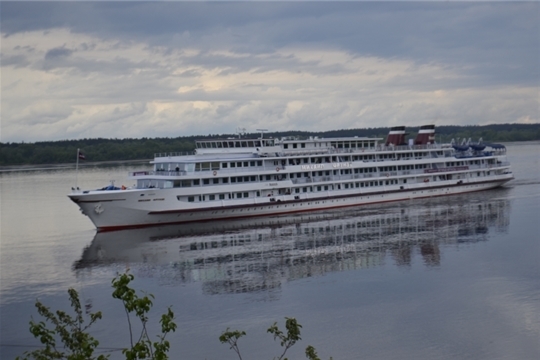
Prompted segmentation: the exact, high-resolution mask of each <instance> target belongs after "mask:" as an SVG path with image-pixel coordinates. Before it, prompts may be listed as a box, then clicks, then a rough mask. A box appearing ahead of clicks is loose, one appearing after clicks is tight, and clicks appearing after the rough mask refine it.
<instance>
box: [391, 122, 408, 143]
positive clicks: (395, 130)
mask: <svg viewBox="0 0 540 360" xmlns="http://www.w3.org/2000/svg"><path fill="white" fill-rule="evenodd" d="M390 144H392V145H406V143H405V126H394V127H392V128H390V132H389V133H388V137H387V138H386V145H387V146H388V145H390Z"/></svg>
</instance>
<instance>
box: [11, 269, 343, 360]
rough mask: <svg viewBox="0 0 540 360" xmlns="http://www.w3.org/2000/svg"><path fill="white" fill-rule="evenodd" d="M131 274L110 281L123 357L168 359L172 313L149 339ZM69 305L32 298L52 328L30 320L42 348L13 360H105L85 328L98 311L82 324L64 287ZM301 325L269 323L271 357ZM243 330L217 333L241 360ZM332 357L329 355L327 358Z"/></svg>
mask: <svg viewBox="0 0 540 360" xmlns="http://www.w3.org/2000/svg"><path fill="white" fill-rule="evenodd" d="M133 279H134V276H133V275H132V274H129V273H124V274H118V275H117V276H116V277H115V278H114V279H113V280H112V287H113V288H114V291H113V294H112V296H113V298H115V299H118V300H120V301H122V304H123V306H124V310H125V312H126V316H127V322H128V329H129V335H130V347H129V348H125V349H123V350H122V353H123V354H124V356H125V358H126V360H136V359H148V360H166V359H168V352H169V349H170V343H169V341H167V340H166V339H165V338H166V336H167V334H168V333H170V332H171V331H172V332H174V331H175V330H176V327H177V326H176V323H175V322H174V313H173V312H172V310H171V308H170V307H169V308H168V309H167V312H166V313H165V314H163V315H161V319H160V321H159V322H160V324H161V334H159V335H158V336H157V338H158V340H157V341H154V342H152V341H151V340H150V336H149V334H148V330H147V327H146V325H147V323H148V320H149V318H148V313H149V312H150V310H151V309H152V305H153V304H152V299H154V296H153V295H152V294H145V295H144V296H142V297H141V296H139V295H137V293H136V291H135V290H134V289H133V288H131V287H130V286H129V284H130V283H131V281H133ZM68 294H69V299H70V302H71V307H72V308H73V310H74V312H75V315H74V316H70V315H68V314H67V313H66V312H64V311H61V310H57V311H56V312H52V311H51V310H50V309H49V308H48V307H46V306H44V305H43V304H42V303H41V302H40V301H39V300H36V308H37V310H38V313H39V314H40V315H41V316H43V317H44V318H45V320H46V322H48V323H51V324H52V325H53V328H52V329H50V328H47V324H46V322H43V321H41V322H35V321H34V320H31V321H30V332H31V333H32V335H34V337H35V338H36V339H39V340H40V342H41V343H42V344H43V345H44V346H45V347H44V348H42V349H39V350H34V351H27V352H25V353H24V355H23V357H17V358H16V360H28V359H36V360H55V359H65V360H106V359H108V358H109V355H99V356H97V357H95V356H94V351H95V350H96V349H97V346H98V345H99V341H97V340H96V339H94V338H93V337H92V336H91V335H90V334H89V333H88V331H89V328H90V326H91V325H92V324H94V323H95V322H96V321H97V320H98V319H101V312H96V313H89V314H88V317H89V318H90V320H89V322H88V324H87V325H84V323H85V319H84V316H83V311H82V307H81V302H80V300H79V294H78V293H77V291H76V290H74V289H69V290H68ZM131 314H134V316H135V317H136V318H137V319H139V321H140V323H141V325H142V329H141V332H140V334H138V336H137V340H136V341H135V340H134V334H133V327H132V324H131V317H130V316H131ZM301 328H302V325H300V324H299V323H298V321H297V320H296V319H295V318H287V317H286V318H285V329H286V332H284V331H282V330H280V329H279V327H278V326H277V323H274V324H272V326H270V327H269V328H268V330H267V332H268V333H270V334H272V335H273V336H274V340H279V342H280V345H281V347H282V348H283V352H282V353H281V355H280V356H279V357H275V358H274V359H278V360H287V358H285V354H286V353H287V351H288V350H289V349H290V348H291V347H292V346H293V345H294V344H296V342H298V341H299V340H301V339H302V338H301V337H300V329H301ZM245 335H246V332H245V331H239V330H230V329H229V328H227V330H225V331H224V332H223V333H222V334H221V336H220V337H219V341H220V342H221V343H223V344H225V343H227V344H229V346H230V349H232V350H234V351H235V352H236V354H237V355H238V357H239V359H240V360H242V355H241V354H240V348H239V347H238V340H239V339H240V338H241V337H243V336H245ZM58 338H59V339H60V341H61V342H62V344H63V345H62V346H61V347H60V346H58V345H57V342H58ZM305 354H306V357H307V358H308V359H309V360H320V358H319V357H318V355H317V351H315V348H314V347H313V346H311V345H309V346H308V347H306V350H305ZM331 359H332V358H330V360H331Z"/></svg>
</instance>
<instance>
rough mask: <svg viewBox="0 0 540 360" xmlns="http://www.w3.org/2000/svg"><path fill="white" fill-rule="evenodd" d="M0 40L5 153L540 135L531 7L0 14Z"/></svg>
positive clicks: (161, 6) (538, 13) (109, 6)
mask: <svg viewBox="0 0 540 360" xmlns="http://www.w3.org/2000/svg"><path fill="white" fill-rule="evenodd" d="M0 33H1V34H0V35H1V38H0V41H1V43H0V50H1V65H0V66H1V68H0V70H1V73H0V80H1V94H0V105H1V108H0V115H1V124H0V141H1V142H4V143H5V142H22V141H24V142H36V141H50V140H64V139H83V138H97V137H101V138H142V137H149V138H153V137H177V136H188V135H208V134H232V133H235V132H236V131H237V129H238V128H243V129H246V131H247V132H256V129H261V128H263V129H268V130H269V131H288V130H301V131H326V130H337V129H357V128H372V127H389V126H400V125H403V126H411V127H412V126H420V125H425V124H435V125H487V124H500V123H539V122H540V110H539V99H540V2H487V1H483V2H439V1H431V2H407V1H401V2H366V1H349V2H308V1H303V2H300V1H293V2H226V1H219V2H200V1H194V2H131V1H123V2H104V1H101V2H6V1H2V2H0ZM359 135H361V134H359Z"/></svg>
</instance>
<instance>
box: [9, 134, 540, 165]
mask: <svg viewBox="0 0 540 360" xmlns="http://www.w3.org/2000/svg"><path fill="white" fill-rule="evenodd" d="M418 129H419V127H410V128H407V129H406V131H407V133H408V137H415V136H416V133H417V132H418ZM388 131H389V128H387V127H379V128H367V129H346V130H345V129H343V130H332V131H321V132H314V131H284V132H271V133H270V132H269V133H266V134H265V137H274V138H281V137H283V136H297V137H299V138H308V137H310V136H318V137H319V138H330V137H342V136H360V137H364V136H365V137H380V138H386V136H387V134H388ZM235 136H236V135H235V134H220V135H217V134H210V135H203V136H179V137H175V138H146V137H144V138H141V139H131V138H128V139H105V138H96V139H80V140H60V141H41V142H35V143H25V142H21V143H16V142H12V143H9V142H8V143H2V142H0V166H14V165H40V164H66V163H74V162H75V161H76V158H77V149H81V151H82V152H83V153H84V155H85V157H86V160H87V161H91V162H97V161H124V160H143V159H151V158H153V156H154V154H155V153H170V152H192V151H193V150H194V149H195V140H198V139H215V138H227V137H235ZM244 136H245V137H258V136H260V135H259V134H258V133H251V134H245V135H244ZM468 138H471V139H472V140H473V141H477V140H478V139H480V138H482V139H483V140H484V141H488V142H512V141H531V140H540V124H493V125H485V126H438V127H436V140H437V141H439V142H449V141H450V140H451V139H455V140H456V141H457V140H458V139H468Z"/></svg>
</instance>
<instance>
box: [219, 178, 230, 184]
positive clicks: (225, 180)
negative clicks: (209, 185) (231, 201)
mask: <svg viewBox="0 0 540 360" xmlns="http://www.w3.org/2000/svg"><path fill="white" fill-rule="evenodd" d="M221 182H222V183H223V184H226V183H228V182H229V178H223V179H221Z"/></svg>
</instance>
